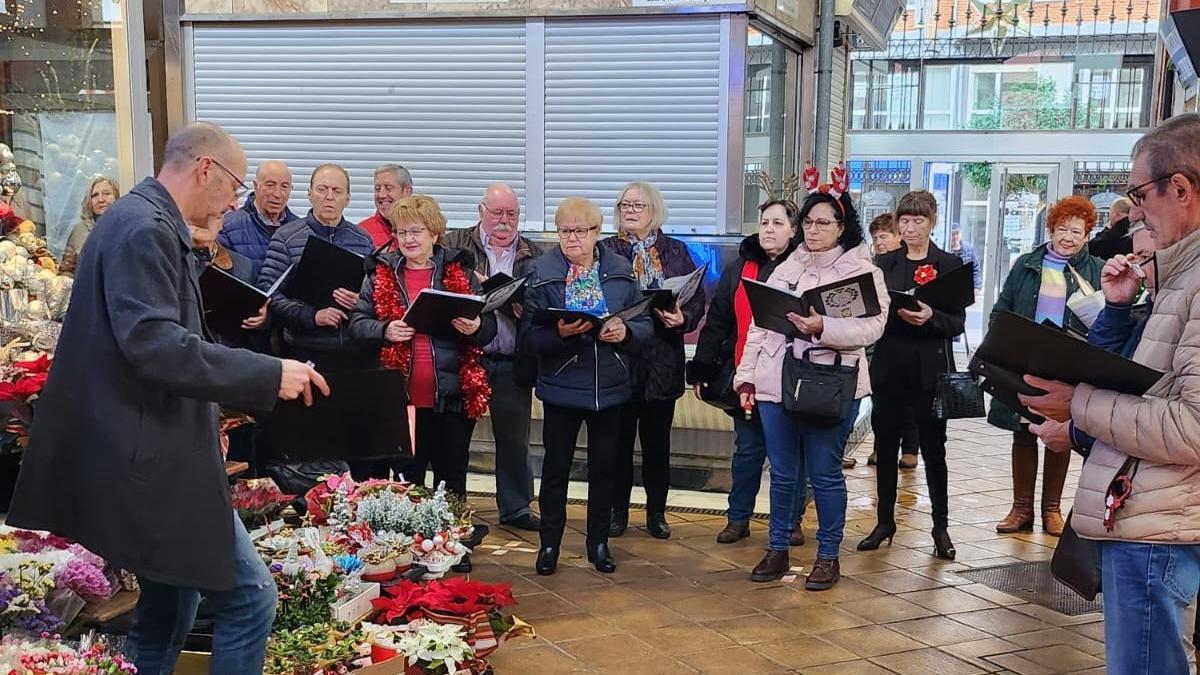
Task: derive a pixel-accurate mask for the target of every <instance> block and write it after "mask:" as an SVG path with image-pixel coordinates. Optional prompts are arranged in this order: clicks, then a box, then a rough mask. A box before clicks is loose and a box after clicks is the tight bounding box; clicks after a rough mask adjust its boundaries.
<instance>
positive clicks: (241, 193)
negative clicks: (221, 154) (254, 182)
mask: <svg viewBox="0 0 1200 675" xmlns="http://www.w3.org/2000/svg"><path fill="white" fill-rule="evenodd" d="M205 156H206V157H208V159H209V161H211V162H212V163H213V164H216V165H217V166H219V167H221V170H222V171H224V172H225V173H227V174H229V177H230V178H232V179H233V182H235V183H237V184H238V191H237V198H238V199H239V200H240V199H241V198H242V197H245V196H246V194H247V193H249V192H250V186H249V185H246V181H244V180H242V179H241V178H238V177H237V174H236V173H234V172H232V171H230V170H229V167H227V166H225V165H224V164H222V163H221V162H220V160H218V159H217V158H216V157H212V156H209V155H205ZM202 159H204V157H197V158H196V161H197V162H199V161H200V160H202Z"/></svg>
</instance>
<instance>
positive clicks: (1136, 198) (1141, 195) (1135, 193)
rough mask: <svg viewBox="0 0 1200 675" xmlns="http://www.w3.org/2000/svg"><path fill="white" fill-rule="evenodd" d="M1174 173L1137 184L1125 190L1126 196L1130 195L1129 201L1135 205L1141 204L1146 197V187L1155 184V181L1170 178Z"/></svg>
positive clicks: (1159, 181) (1158, 181)
mask: <svg viewBox="0 0 1200 675" xmlns="http://www.w3.org/2000/svg"><path fill="white" fill-rule="evenodd" d="M1174 175H1175V174H1174V173H1169V174H1167V175H1165V176H1159V177H1158V178H1155V179H1154V180H1148V181H1146V182H1145V183H1142V184H1141V185H1135V186H1133V187H1131V188H1129V189H1128V190H1126V191H1125V196H1126V197H1129V201H1131V202H1133V205H1134V206H1141V205H1142V201H1143V200H1145V199H1146V190H1145V188H1148V187H1150V186H1151V185H1154V184H1155V183H1161V182H1163V181H1164V180H1168V179H1169V178H1171V176H1174Z"/></svg>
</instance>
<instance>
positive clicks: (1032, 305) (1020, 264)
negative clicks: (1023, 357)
mask: <svg viewBox="0 0 1200 675" xmlns="http://www.w3.org/2000/svg"><path fill="white" fill-rule="evenodd" d="M1049 246H1050V245H1049V244H1048V243H1047V244H1042V245H1041V246H1038V247H1037V248H1035V249H1033V250H1032V251H1030V252H1029V253H1026V254H1025V255H1022V256H1021V257H1019V258H1017V262H1016V263H1014V264H1013V267H1012V271H1010V272H1009V273H1008V278H1007V279H1005V280H1004V289H1003V290H1002V291H1000V297H999V298H997V299H996V304H995V305H993V306H992V313H991V316H989V317H988V323H989V324H990V323H991V322H992V321H995V320H996V317H997V316H999V315H1000V313H1001V312H1012V313H1014V314H1018V315H1020V316H1023V317H1025V318H1027V319H1033V316H1034V313H1035V312H1036V311H1037V303H1038V294H1039V293H1040V292H1041V289H1042V260H1044V259H1045V257H1046V249H1047V248H1048V247H1049ZM1069 264H1070V266H1071V267H1073V268H1075V271H1076V272H1078V273H1079V276H1081V277H1083V278H1084V279H1086V280H1087V282H1088V283H1089V284H1091V285H1092V288H1093V289H1097V290H1099V288H1100V270H1101V268H1103V267H1104V261H1103V260H1101V259H1099V258H1097V257H1096V256H1093V255H1089V254H1088V250H1087V247H1086V246H1085V247H1084V248H1083V250H1081V251H1080V252H1079V253H1076V254H1075V257H1073V258H1071V262H1070V263H1069ZM1066 277H1067V297H1068V298H1069V297H1071V294H1072V293H1074V292H1075V291H1077V290H1079V284H1078V283H1077V282H1076V281H1075V275H1074V274H1071V273H1070V272H1069V271H1068V272H1067V274H1066ZM1066 326H1067V328H1070V329H1071V330H1073V331H1077V332H1079V333H1081V334H1083V335H1087V331H1088V328H1087V326H1086V325H1084V323H1083V322H1082V321H1080V320H1079V317H1077V316H1075V314H1074V313H1073V312H1071V310H1069V309H1068V310H1067V315H1066ZM988 423H989V424H991V425H993V426H997V427H1000V428H1001V429H1008V430H1009V431H1018V430H1019V429H1020V428H1021V417H1020V415H1018V414H1017V412H1016V411H1015V410H1013V409H1012V408H1009V407H1008V406H1006V405H1004V404H1003V403H1001V402H999V401H997V400H995V399H992V405H991V408H990V409H989V410H988Z"/></svg>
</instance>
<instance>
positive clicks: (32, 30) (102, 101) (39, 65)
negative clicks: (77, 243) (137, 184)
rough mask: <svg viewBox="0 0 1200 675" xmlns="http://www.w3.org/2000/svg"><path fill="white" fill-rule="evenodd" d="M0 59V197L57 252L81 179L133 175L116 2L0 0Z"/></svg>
mask: <svg viewBox="0 0 1200 675" xmlns="http://www.w3.org/2000/svg"><path fill="white" fill-rule="evenodd" d="M0 62H2V63H3V68H4V76H3V78H0V92H2V94H3V98H2V101H3V102H2V103H0V107H2V108H3V109H2V110H0V143H3V144H4V147H3V148H0V161H2V162H3V166H0V179H2V180H3V199H4V200H5V201H6V202H8V203H9V204H10V205H11V206H12V208H13V210H14V211H15V212H16V214H17V215H18V216H21V217H23V218H28V219H29V220H32V221H33V222H34V223H35V224H36V225H37V228H38V232H39V233H40V234H44V235H45V236H46V238H47V243H48V244H49V246H50V249H51V251H52V252H54V253H55V254H56V255H57V254H61V252H62V249H63V247H64V246H65V244H66V240H67V237H68V236H69V235H70V233H71V230H72V229H73V228H74V226H75V224H76V223H77V222H78V221H79V220H80V217H81V203H82V201H83V193H84V191H85V190H86V189H87V187H88V185H89V183H90V182H91V180H92V179H93V178H95V177H98V176H107V177H111V178H113V179H115V180H116V181H117V182H119V183H120V184H121V187H122V189H125V188H127V187H128V186H129V183H130V182H131V181H132V179H133V177H134V169H133V158H132V146H131V143H130V139H131V138H132V135H133V132H132V121H131V119H132V115H131V114H130V110H129V108H130V106H129V101H130V96H129V80H130V78H129V74H128V66H127V63H128V58H127V50H126V44H125V30H124V23H123V20H122V5H121V4H119V3H117V2H114V1H113V0H78V1H72V2H61V1H56V0H16V1H14V0H0ZM6 150H7V152H6ZM18 178H19V180H17V179H18Z"/></svg>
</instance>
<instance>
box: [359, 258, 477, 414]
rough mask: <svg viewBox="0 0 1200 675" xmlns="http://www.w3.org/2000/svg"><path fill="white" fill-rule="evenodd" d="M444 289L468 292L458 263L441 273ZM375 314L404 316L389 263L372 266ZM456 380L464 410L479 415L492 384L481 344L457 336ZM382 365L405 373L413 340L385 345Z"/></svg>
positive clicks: (391, 318) (389, 317)
mask: <svg viewBox="0 0 1200 675" xmlns="http://www.w3.org/2000/svg"><path fill="white" fill-rule="evenodd" d="M442 282H443V284H444V285H445V287H446V290H448V291H450V292H451V293H467V294H469V293H470V292H471V281H470V278H469V277H468V276H467V273H466V270H464V269H463V266H462V264H461V263H456V262H452V263H448V264H447V265H446V270H445V272H444V273H443V275H442ZM374 299H375V316H377V317H378V318H379V320H380V321H399V320H401V319H403V318H404V312H405V311H406V310H407V309H408V307H407V306H406V305H405V304H404V298H403V296H401V295H400V283H399V282H398V281H397V280H396V272H395V271H394V270H392V268H391V267H389V266H387V265H385V264H380V265H377V266H376V267H375V298H374ZM458 356H459V359H458V364H459V365H458V381H459V386H460V387H461V388H462V394H463V412H464V413H466V415H467V417H469V418H470V419H473V420H475V419H479V418H480V417H482V416H483V415H484V414H485V413H487V411H488V400H489V399H490V398H491V397H492V387H491V385H489V384H488V375H487V369H485V368H484V367H483V348H481V347H480V346H478V345H476V344H473V343H471V342H468V341H467V340H461V339H460V340H459V343H458ZM379 360H380V361H382V362H383V366H384V367H385V368H394V369H397V370H399V371H400V372H402V373H404V376H405V377H408V373H409V369H410V368H411V367H412V340H408V341H405V342H398V343H396V344H392V345H387V346H385V347H384V348H383V349H382V350H380V353H379Z"/></svg>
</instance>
